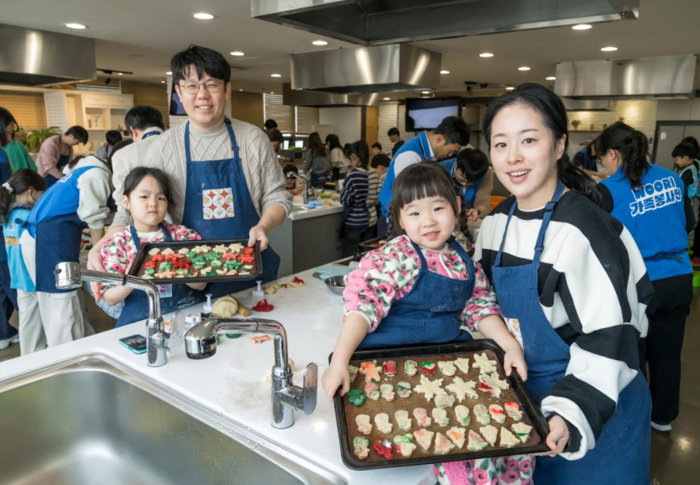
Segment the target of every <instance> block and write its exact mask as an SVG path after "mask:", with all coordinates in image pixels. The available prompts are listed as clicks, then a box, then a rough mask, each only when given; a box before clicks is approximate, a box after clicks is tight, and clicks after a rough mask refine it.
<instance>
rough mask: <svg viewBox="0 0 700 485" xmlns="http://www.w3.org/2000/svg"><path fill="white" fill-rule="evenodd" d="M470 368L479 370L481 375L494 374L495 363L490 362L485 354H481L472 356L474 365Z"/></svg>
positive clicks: (493, 361)
mask: <svg viewBox="0 0 700 485" xmlns="http://www.w3.org/2000/svg"><path fill="white" fill-rule="evenodd" d="M472 367H474V368H476V369H481V373H482V374H488V373H490V372H494V371H495V370H496V369H497V366H496V361H495V360H490V359H489V356H488V355H486V352H484V353H483V354H474V363H473V364H472Z"/></svg>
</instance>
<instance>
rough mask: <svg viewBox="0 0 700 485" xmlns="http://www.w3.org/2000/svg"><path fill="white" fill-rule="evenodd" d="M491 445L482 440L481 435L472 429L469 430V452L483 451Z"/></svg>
mask: <svg viewBox="0 0 700 485" xmlns="http://www.w3.org/2000/svg"><path fill="white" fill-rule="evenodd" d="M488 445H489V444H488V443H487V442H486V440H485V439H484V438H482V437H481V436H480V435H479V433H477V432H476V431H474V430H472V429H470V430H469V441H468V443H467V449H468V450H469V451H481V450H483V449H484V448H486V447H487V446H488Z"/></svg>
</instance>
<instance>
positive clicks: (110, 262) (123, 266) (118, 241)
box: [100, 233, 135, 292]
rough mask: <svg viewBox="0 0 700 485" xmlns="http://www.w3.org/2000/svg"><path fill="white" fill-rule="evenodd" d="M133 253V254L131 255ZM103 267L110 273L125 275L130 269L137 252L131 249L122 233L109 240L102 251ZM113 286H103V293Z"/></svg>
mask: <svg viewBox="0 0 700 485" xmlns="http://www.w3.org/2000/svg"><path fill="white" fill-rule="evenodd" d="M131 253H133V254H131ZM100 255H101V256H102V266H103V267H104V269H105V271H107V272H108V273H117V274H125V273H126V272H127V270H128V269H129V265H130V264H131V260H132V259H133V257H134V256H135V251H133V250H132V249H131V248H130V247H129V243H127V241H126V240H125V239H124V235H123V234H122V233H117V234H115V235H114V236H112V237H111V238H109V239H107V241H105V243H104V244H103V245H102V249H101V250H100ZM112 286H113V285H103V286H102V292H105V291H107V290H108V289H110V288H111V287H112Z"/></svg>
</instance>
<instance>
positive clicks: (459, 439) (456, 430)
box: [445, 426, 467, 449]
mask: <svg viewBox="0 0 700 485" xmlns="http://www.w3.org/2000/svg"><path fill="white" fill-rule="evenodd" d="M466 433H467V430H466V429H464V428H460V427H458V426H454V427H452V428H450V429H449V430H448V431H447V432H446V433H445V434H446V435H447V437H448V438H449V439H450V440H451V441H452V442H453V443H454V444H455V446H456V447H457V448H459V449H462V447H463V446H464V441H465V439H466V437H467V434H466Z"/></svg>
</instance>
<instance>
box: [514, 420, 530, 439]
mask: <svg viewBox="0 0 700 485" xmlns="http://www.w3.org/2000/svg"><path fill="white" fill-rule="evenodd" d="M510 429H511V431H513V433H515V436H516V438H518V439H519V440H520V441H521V442H522V443H527V440H529V439H530V431H532V426H528V425H527V424H525V423H515V424H514V425H513V426H511V427H510Z"/></svg>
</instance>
